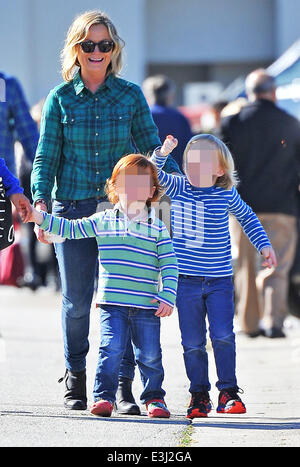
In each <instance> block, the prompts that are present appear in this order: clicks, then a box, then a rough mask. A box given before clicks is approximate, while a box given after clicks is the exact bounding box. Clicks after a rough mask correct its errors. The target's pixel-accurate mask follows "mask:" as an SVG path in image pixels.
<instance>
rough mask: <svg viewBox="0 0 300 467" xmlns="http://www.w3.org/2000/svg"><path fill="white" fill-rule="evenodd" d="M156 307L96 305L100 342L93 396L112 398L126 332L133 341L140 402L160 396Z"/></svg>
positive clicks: (158, 319)
mask: <svg viewBox="0 0 300 467" xmlns="http://www.w3.org/2000/svg"><path fill="white" fill-rule="evenodd" d="M155 311H156V310H154V309H153V310H145V309H142V308H134V307H127V306H119V305H106V304H102V305H100V324H101V342H100V349H99V360H98V367H97V371H96V378H95V385H94V399H95V401H97V400H99V399H105V400H108V401H110V402H114V401H115V395H116V391H117V388H118V377H119V370H120V364H121V361H122V357H123V354H124V352H125V350H126V345H127V341H128V336H129V333H131V339H132V342H133V350H134V355H135V360H136V362H137V364H138V367H139V370H140V374H141V380H142V383H143V392H142V394H141V396H140V399H141V402H142V403H143V404H145V403H146V402H147V401H149V400H151V399H163V398H164V396H165V391H164V390H163V389H162V382H163V379H164V370H163V366H162V353H161V346H160V318H158V317H157V316H155V314H154V313H155Z"/></svg>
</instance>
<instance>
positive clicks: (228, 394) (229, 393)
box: [220, 388, 244, 403]
mask: <svg viewBox="0 0 300 467" xmlns="http://www.w3.org/2000/svg"><path fill="white" fill-rule="evenodd" d="M238 394H244V391H243V389H241V388H229V389H223V390H222V391H221V392H220V401H221V402H224V403H226V402H228V401H229V400H240V397H239V395H238Z"/></svg>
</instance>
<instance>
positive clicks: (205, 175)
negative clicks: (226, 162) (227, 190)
mask: <svg viewBox="0 0 300 467" xmlns="http://www.w3.org/2000/svg"><path fill="white" fill-rule="evenodd" d="M185 172H186V176H187V178H188V181H189V182H190V184H191V185H193V186H196V187H202V188H206V187H210V186H212V185H214V184H215V183H216V180H217V178H218V177H221V176H222V175H224V173H225V172H224V169H222V167H221V165H220V161H219V155H218V150H217V149H216V148H215V146H214V145H213V144H211V143H210V142H208V141H204V140H203V141H201V140H199V141H196V142H195V143H192V144H191V146H190V149H189V150H188V152H187V155H186V169H185Z"/></svg>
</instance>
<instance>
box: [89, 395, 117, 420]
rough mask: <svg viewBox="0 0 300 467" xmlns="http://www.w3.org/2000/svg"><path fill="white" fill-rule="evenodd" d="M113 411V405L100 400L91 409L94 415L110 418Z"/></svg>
mask: <svg viewBox="0 0 300 467" xmlns="http://www.w3.org/2000/svg"><path fill="white" fill-rule="evenodd" d="M112 411H113V404H112V403H111V402H109V401H106V400H104V399H100V400H99V401H97V402H94V404H93V405H92V407H91V413H92V414H93V415H100V416H101V417H110V416H111V414H112Z"/></svg>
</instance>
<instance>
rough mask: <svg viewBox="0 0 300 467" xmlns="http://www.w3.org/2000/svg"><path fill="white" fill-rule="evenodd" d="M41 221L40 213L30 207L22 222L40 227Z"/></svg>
mask: <svg viewBox="0 0 300 467" xmlns="http://www.w3.org/2000/svg"><path fill="white" fill-rule="evenodd" d="M43 220H44V217H43V214H42V213H41V211H38V210H37V209H35V208H34V207H33V206H30V213H29V214H28V216H27V218H26V220H24V221H23V222H24V223H27V222H35V223H36V224H38V225H41V224H42V223H43Z"/></svg>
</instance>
